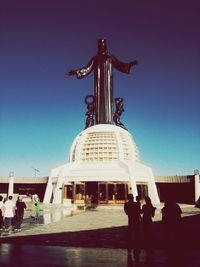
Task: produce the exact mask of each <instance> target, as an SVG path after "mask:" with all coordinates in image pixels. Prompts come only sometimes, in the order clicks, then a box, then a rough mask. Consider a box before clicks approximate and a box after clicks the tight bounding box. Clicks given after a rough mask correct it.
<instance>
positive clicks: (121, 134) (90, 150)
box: [69, 124, 139, 163]
mask: <svg viewBox="0 0 200 267" xmlns="http://www.w3.org/2000/svg"><path fill="white" fill-rule="evenodd" d="M116 160H122V161H129V160H132V161H136V162H138V161H139V151H138V148H137V146H136V143H135V142H134V140H133V138H132V136H131V134H130V133H129V132H128V131H127V130H125V129H123V128H121V127H119V126H116V125H110V124H98V125H94V126H91V127H89V128H87V129H85V130H84V131H82V132H81V133H79V134H78V136H77V137H76V138H75V139H74V142H73V143H72V146H71V151H70V159H69V162H81V163H84V162H85V163H88V162H111V161H116Z"/></svg>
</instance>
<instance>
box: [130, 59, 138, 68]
mask: <svg viewBox="0 0 200 267" xmlns="http://www.w3.org/2000/svg"><path fill="white" fill-rule="evenodd" d="M137 64H138V61H137V60H134V61H131V62H130V65H131V67H132V66H134V65H137Z"/></svg>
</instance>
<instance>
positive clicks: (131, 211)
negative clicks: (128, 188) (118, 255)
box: [124, 194, 141, 261]
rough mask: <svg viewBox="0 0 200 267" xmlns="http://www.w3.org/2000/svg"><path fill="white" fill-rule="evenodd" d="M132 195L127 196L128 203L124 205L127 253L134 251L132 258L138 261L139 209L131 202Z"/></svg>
mask: <svg viewBox="0 0 200 267" xmlns="http://www.w3.org/2000/svg"><path fill="white" fill-rule="evenodd" d="M133 200H134V197H133V195H132V194H128V201H127V202H126V203H125V204H124V211H125V213H126V215H128V233H127V234H128V238H127V241H128V253H129V254H131V250H132V249H133V250H134V258H135V260H136V261H138V260H139V253H140V244H139V243H140V223H141V220H140V208H139V206H138V204H137V203H136V202H134V201H133Z"/></svg>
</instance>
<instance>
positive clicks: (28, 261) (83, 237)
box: [0, 204, 200, 267]
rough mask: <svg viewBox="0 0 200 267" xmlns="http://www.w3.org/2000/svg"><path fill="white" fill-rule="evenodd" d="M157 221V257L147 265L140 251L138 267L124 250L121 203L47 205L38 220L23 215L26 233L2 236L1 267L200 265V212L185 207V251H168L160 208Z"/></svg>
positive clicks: (123, 218)
mask: <svg viewBox="0 0 200 267" xmlns="http://www.w3.org/2000/svg"><path fill="white" fill-rule="evenodd" d="M161 208H162V205H160V206H158V207H157V210H156V215H155V218H154V225H153V231H154V257H153V259H151V260H150V261H149V259H148V258H147V257H146V253H145V251H144V249H143V248H142V251H141V255H140V263H139V264H136V263H135V262H134V259H133V258H132V256H128V255H127V250H126V226H127V216H126V215H125V214H124V211H123V206H122V205H115V206H100V207H98V208H97V209H89V210H86V211H85V210H83V209H80V210H73V209H70V208H67V207H62V206H60V205H44V206H43V210H42V213H41V217H40V221H39V222H35V221H34V218H32V217H31V215H32V211H31V204H29V205H28V208H27V211H26V213H25V219H24V223H23V225H22V231H20V232H17V233H13V232H10V233H9V234H7V233H5V232H2V233H1V236H0V242H1V245H0V248H1V249H0V264H1V265H2V264H3V265H2V266H12V267H15V266H30V267H32V266H66V267H75V266H76V267H90V266H91V267H93V266H104V267H107V266H109V267H112V266H113V267H114V266H115V267H118V266H120V267H121V266H127V267H130V266H148V267H149V266H155V267H156V266H173V265H174V264H176V266H179V265H180V266H192V267H193V266H200V256H199V254H200V253H199V251H200V244H199V240H200V239H199V238H200V234H199V225H200V210H199V209H197V208H194V207H193V206H190V205H181V208H182V210H183V221H184V232H183V237H184V239H183V242H184V246H183V247H182V250H181V251H180V250H178V248H177V252H176V251H175V253H174V254H173V255H171V254H169V253H168V252H167V251H166V248H165V246H164V243H163V238H162V223H161V213H160V209H161Z"/></svg>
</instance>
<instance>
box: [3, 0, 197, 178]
mask: <svg viewBox="0 0 200 267" xmlns="http://www.w3.org/2000/svg"><path fill="white" fill-rule="evenodd" d="M199 14H200V3H199V1H198V0H196V1H194V0H190V1H189V0H187V1H184V0H180V1H178V0H173V1H172V0H168V1H160V0H151V1H149V0H140V1H139V0H123V1H121V0H119V1H117V0H101V1H100V0H99V1H98V0H97V1H94V0H84V1H82V0H76V1H68V0H54V1H53V0H51V1H48V0H46V1H45V0H39V1H37V0H35V1H27V0H26V1H20V0H18V1H14V0H13V1H11V0H2V1H1V2H0V90H1V91H0V176H7V175H8V174H9V172H10V171H14V172H15V176H17V177H20V176H28V177H32V176H34V170H33V168H37V169H38V170H40V173H38V175H39V176H46V175H49V172H50V170H51V169H52V168H54V167H56V166H58V165H62V164H64V163H66V162H67V159H68V154H69V149H70V146H71V143H72V141H73V139H74V138H75V137H76V136H77V134H78V133H79V132H80V131H82V130H83V129H84V127H85V112H86V105H85V103H84V96H86V95H88V94H92V93H93V75H92V74H91V75H90V76H88V77H86V78H85V79H82V80H77V79H76V78H75V77H66V76H65V73H66V72H67V71H68V70H70V69H71V68H72V69H73V68H79V67H82V66H84V65H85V64H86V63H88V61H89V59H90V58H91V57H92V56H94V55H95V54H96V52H97V40H98V38H100V37H103V38H106V39H107V46H108V50H109V52H110V53H112V54H113V55H115V56H116V57H117V58H118V59H120V60H121V61H124V62H129V61H131V60H135V59H137V60H138V61H139V64H138V65H137V66H135V67H134V69H132V71H131V74H129V75H127V74H123V73H120V72H117V71H114V96H115V97H117V96H121V97H123V98H124V107H125V112H124V113H123V115H122V117H121V121H122V122H123V123H124V124H125V125H126V127H127V128H128V130H129V132H130V133H131V134H132V135H133V138H134V140H135V142H136V144H137V146H138V148H139V151H140V154H141V161H142V163H144V164H146V165H149V166H151V167H152V168H153V171H154V173H155V175H186V174H192V173H193V170H194V169H200V122H199V113H200V73H199V71H200V16H199Z"/></svg>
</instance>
